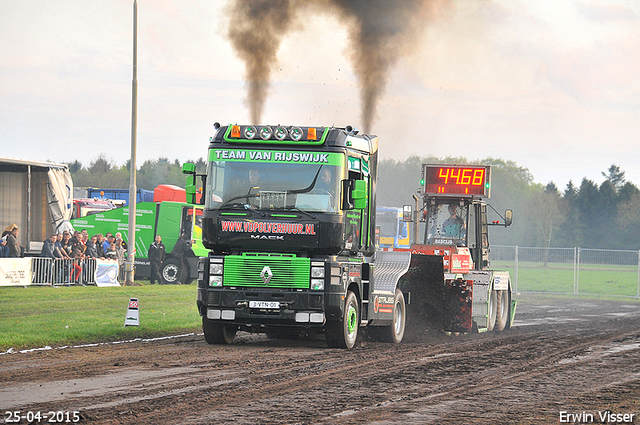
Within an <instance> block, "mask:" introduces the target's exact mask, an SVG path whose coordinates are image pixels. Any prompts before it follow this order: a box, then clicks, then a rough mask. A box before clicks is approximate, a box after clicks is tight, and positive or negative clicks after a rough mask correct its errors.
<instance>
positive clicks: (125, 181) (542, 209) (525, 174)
mask: <svg viewBox="0 0 640 425" xmlns="http://www.w3.org/2000/svg"><path fill="white" fill-rule="evenodd" d="M190 162H193V163H194V164H196V170H197V172H198V173H204V172H205V169H206V161H205V160H204V159H203V158H199V159H198V160H196V161H190ZM445 163H446V164H469V165H491V172H492V176H491V198H490V199H489V203H490V204H491V205H492V206H493V207H494V208H495V209H496V210H497V211H499V212H500V213H503V212H504V210H505V209H507V208H509V209H512V210H513V212H514V223H513V225H512V226H511V227H509V228H506V229H504V228H498V227H496V228H492V229H491V231H490V237H491V243H492V244H494V245H518V246H530V247H567V248H570V247H576V246H578V247H581V248H601V249H625V250H626V249H630V250H638V249H640V190H638V188H637V187H636V186H635V185H634V184H633V183H631V182H629V181H627V180H626V179H625V173H624V171H623V170H621V169H620V168H619V167H618V166H616V165H615V164H614V165H611V166H610V167H609V168H608V169H607V170H606V171H604V172H602V175H603V177H604V181H603V182H602V183H601V184H599V185H598V184H597V183H596V182H594V181H592V180H589V179H587V178H582V180H581V182H580V185H576V184H574V183H573V181H569V183H567V185H566V187H565V188H563V189H559V188H558V187H557V186H556V185H555V184H554V183H553V182H549V183H548V184H546V185H543V184H540V183H535V182H534V181H533V176H532V175H531V173H530V172H529V170H528V169H526V168H524V167H521V166H518V165H517V164H516V163H515V162H513V161H506V160H503V159H496V158H486V159H483V160H479V161H470V160H467V159H466V158H464V157H446V158H436V157H431V156H429V157H418V156H411V157H409V158H407V159H406V160H403V161H396V160H392V159H385V160H382V161H380V162H379V164H378V185H377V193H378V197H377V205H378V206H397V207H401V206H402V205H406V204H411V205H414V201H413V199H412V195H414V194H416V190H417V189H418V188H419V187H420V174H421V168H422V164H445ZM68 165H69V170H70V172H71V176H72V178H73V182H74V186H76V187H99V188H114V189H126V188H128V187H129V168H130V167H129V165H130V163H129V162H127V163H126V164H124V165H121V166H118V165H116V164H114V163H113V162H111V161H109V160H108V159H107V158H106V157H105V156H104V155H103V154H101V155H99V156H98V157H97V158H96V159H94V160H93V161H91V162H90V164H89V165H88V166H86V167H85V166H83V165H82V164H81V163H80V162H78V161H75V162H72V163H69V164H68ZM136 180H137V183H136V184H137V187H138V188H139V189H147V190H153V189H154V188H155V187H156V186H158V185H159V184H173V185H176V186H180V187H184V184H185V176H184V174H182V163H181V162H180V161H178V160H174V161H170V160H169V159H167V158H158V159H157V160H147V161H145V162H144V163H143V164H142V165H140V167H139V168H138V169H137V170H136ZM421 205H422V202H421V201H420V206H421ZM489 218H490V220H493V219H496V218H497V214H496V213H495V212H493V211H492V210H491V209H490V211H489Z"/></svg>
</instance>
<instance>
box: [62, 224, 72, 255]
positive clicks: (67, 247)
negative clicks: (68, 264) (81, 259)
mask: <svg viewBox="0 0 640 425" xmlns="http://www.w3.org/2000/svg"><path fill="white" fill-rule="evenodd" d="M60 244H61V245H62V248H63V249H64V251H65V254H66V256H67V258H72V255H71V254H72V251H73V242H72V241H71V233H69V232H68V231H66V230H65V231H64V232H62V241H61V242H60Z"/></svg>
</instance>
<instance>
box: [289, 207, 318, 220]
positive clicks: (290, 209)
mask: <svg viewBox="0 0 640 425" xmlns="http://www.w3.org/2000/svg"><path fill="white" fill-rule="evenodd" d="M285 211H297V212H301V213H302V214H304V215H306V216H309V217H311V218H312V219H314V220H315V219H316V216H315V215H313V214H311V213H308V212H306V211H305V210H301V209H300V208H298V207H287V208H285Z"/></svg>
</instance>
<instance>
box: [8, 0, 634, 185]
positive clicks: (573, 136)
mask: <svg viewBox="0 0 640 425" xmlns="http://www.w3.org/2000/svg"><path fill="white" fill-rule="evenodd" d="M425 1H426V0H425ZM430 1H432V2H433V10H434V13H433V15H432V16H431V18H430V19H429V20H428V21H425V22H424V25H422V28H421V31H419V33H418V34H415V35H413V36H412V40H411V46H410V48H409V49H404V50H403V52H402V54H401V55H400V57H398V59H397V61H396V62H395V64H394V65H393V67H392V69H391V70H390V72H389V75H388V80H387V81H386V85H383V86H384V91H383V93H382V95H381V97H380V100H379V103H378V104H377V108H376V111H375V116H374V119H373V123H372V126H371V128H370V129H369V131H370V133H372V134H375V135H377V136H378V137H379V151H380V157H381V158H382V159H395V160H404V159H406V158H407V157H408V156H410V155H419V156H435V157H438V158H444V157H447V156H452V157H465V158H467V159H469V160H481V159H485V158H489V157H491V158H500V159H503V160H506V161H513V162H514V163H515V164H516V165H518V166H520V167H523V168H526V169H528V170H529V171H530V172H531V175H532V176H533V180H534V182H535V183H541V184H547V183H548V182H550V181H553V182H554V183H555V184H556V186H558V188H559V189H560V190H563V189H564V188H565V186H566V184H567V183H568V182H569V180H572V181H573V183H574V184H575V185H577V186H579V184H580V182H581V181H582V179H583V178H588V179H590V180H593V181H594V182H596V183H598V184H599V183H601V182H602V181H603V180H604V177H603V176H602V173H603V172H606V171H607V170H608V169H609V167H610V166H611V165H612V164H615V165H617V166H619V167H620V169H621V170H622V171H624V172H625V176H626V179H627V181H630V182H632V183H634V184H636V186H640V143H639V142H640V2H638V1H637V0H553V1H552V0H474V1H472V0H430ZM227 8H228V4H227V1H224V0H215V1H214V0H191V1H189V2H184V1H178V0H173V1H172V0H139V1H138V46H137V51H138V61H137V80H138V109H137V151H136V152H137V154H136V155H137V161H136V163H137V164H138V166H140V165H141V164H142V163H143V162H144V161H146V160H155V159H158V158H161V157H162V158H168V159H169V160H171V161H173V160H175V159H178V160H179V161H180V162H183V161H187V160H197V159H198V158H201V157H206V150H207V147H208V140H209V137H211V136H212V135H213V134H214V127H213V124H214V123H215V122H219V123H221V124H223V125H224V124H229V123H238V124H249V123H250V122H249V121H250V116H251V115H250V111H249V107H248V102H247V100H248V99H247V95H248V90H247V84H246V81H245V76H246V73H245V66H244V65H245V64H244V62H243V61H242V59H241V58H240V56H239V55H238V54H237V53H236V51H234V49H233V47H232V44H231V42H230V41H229V39H228V37H227V34H228V29H229V25H233V23H232V22H230V18H229V14H228V13H227ZM0 10H1V12H0V146H1V149H0V156H5V157H12V158H22V159H30V160H36V161H52V162H58V163H69V162H73V161H75V160H78V161H80V162H81V163H82V164H83V165H84V166H89V164H90V163H91V162H92V161H93V160H95V159H96V158H98V156H99V155H103V156H104V157H105V158H107V159H108V160H109V161H111V162H113V163H114V164H116V165H122V164H124V163H126V161H127V160H129V158H130V156H131V122H132V119H131V103H132V77H133V72H132V68H133V66H132V63H133V0H131V1H129V0H126V1H125V0H92V1H86V0H83V1H80V0H56V1H55V2H52V1H49V0H0ZM335 13H336V12H335V11H322V10H321V8H318V10H313V9H311V8H310V9H305V10H303V12H302V13H301V15H300V16H299V17H298V19H296V20H295V22H294V25H293V27H292V28H291V29H290V30H288V31H287V32H286V33H285V34H284V35H283V36H282V39H281V43H280V45H279V47H278V49H277V53H276V54H275V55H274V57H273V59H272V60H273V71H272V74H271V82H270V86H269V89H268V96H267V99H266V102H265V104H264V110H263V113H262V118H261V121H262V122H259V123H254V124H273V125H277V124H282V125H300V126H305V125H315V126H325V125H335V126H338V127H344V126H346V125H352V126H354V127H356V128H360V129H362V126H363V123H362V122H361V121H362V117H361V105H360V95H359V91H358V88H359V86H358V78H357V74H356V73H355V72H354V66H353V62H352V60H351V57H352V55H351V54H350V49H352V48H353V47H352V45H351V44H350V42H349V37H350V33H349V28H348V25H349V23H348V22H347V21H346V20H345V19H339V17H338V16H335Z"/></svg>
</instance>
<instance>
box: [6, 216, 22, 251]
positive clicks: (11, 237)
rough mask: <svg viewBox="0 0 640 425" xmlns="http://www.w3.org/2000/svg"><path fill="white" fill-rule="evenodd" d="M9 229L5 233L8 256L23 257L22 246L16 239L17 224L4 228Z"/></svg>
mask: <svg viewBox="0 0 640 425" xmlns="http://www.w3.org/2000/svg"><path fill="white" fill-rule="evenodd" d="M7 230H8V231H9V233H8V234H7V247H8V248H9V255H8V256H9V257H13V258H19V257H24V248H23V247H22V246H21V245H20V241H19V240H18V232H19V230H18V226H17V225H16V224H12V225H10V226H9V227H7V228H6V229H5V231H7Z"/></svg>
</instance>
